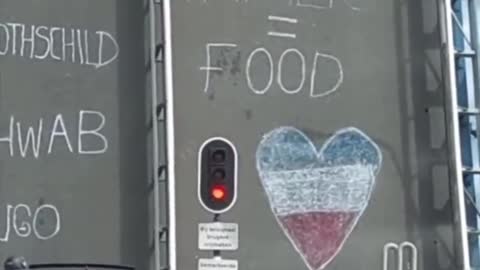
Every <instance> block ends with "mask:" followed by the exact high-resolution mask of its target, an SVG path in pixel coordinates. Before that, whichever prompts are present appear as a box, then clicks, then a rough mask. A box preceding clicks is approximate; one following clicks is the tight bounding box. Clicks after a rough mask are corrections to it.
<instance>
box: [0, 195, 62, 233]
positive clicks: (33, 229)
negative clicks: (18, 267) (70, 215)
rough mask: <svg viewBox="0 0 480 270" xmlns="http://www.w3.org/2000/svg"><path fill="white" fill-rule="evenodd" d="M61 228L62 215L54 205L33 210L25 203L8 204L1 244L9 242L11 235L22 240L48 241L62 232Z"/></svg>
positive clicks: (46, 205) (45, 205)
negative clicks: (32, 238)
mask: <svg viewBox="0 0 480 270" xmlns="http://www.w3.org/2000/svg"><path fill="white" fill-rule="evenodd" d="M32 210H33V211H32ZM60 226H61V221H60V213H59V212H58V209H57V207H55V206H54V205H51V204H43V205H40V206H38V207H37V208H33V209H32V208H30V206H28V205H27V204H23V203H20V204H17V205H11V204H8V205H7V207H6V218H5V233H4V234H3V236H0V242H8V241H9V239H10V235H11V234H14V235H16V236H18V237H22V238H27V237H35V238H37V239H40V240H48V239H51V238H53V237H55V236H56V235H57V234H58V233H59V232H60ZM12 227H13V230H12Z"/></svg>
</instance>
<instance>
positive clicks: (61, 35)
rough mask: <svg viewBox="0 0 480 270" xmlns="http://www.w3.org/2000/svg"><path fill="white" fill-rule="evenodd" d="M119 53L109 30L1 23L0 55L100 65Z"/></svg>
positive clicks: (98, 66) (108, 62) (104, 64)
mask: <svg viewBox="0 0 480 270" xmlns="http://www.w3.org/2000/svg"><path fill="white" fill-rule="evenodd" d="M118 54H119V46H118V43H117V41H116V39H115V38H114V36H113V35H112V34H110V33H108V32H106V31H100V30H99V31H95V32H93V33H92V32H91V31H89V30H87V29H77V28H65V27H53V26H43V25H26V24H23V23H15V22H7V23H0V56H4V55H13V56H19V57H25V58H29V59H37V60H54V61H60V62H71V63H76V64H79V65H87V66H93V67H94V68H100V67H103V66H106V65H108V64H110V63H112V62H113V61H114V60H115V59H116V58H117V57H118Z"/></svg>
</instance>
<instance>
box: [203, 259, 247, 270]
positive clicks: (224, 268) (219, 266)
mask: <svg viewBox="0 0 480 270" xmlns="http://www.w3.org/2000/svg"><path fill="white" fill-rule="evenodd" d="M198 270H238V261H237V260H224V259H221V258H214V259H199V260H198Z"/></svg>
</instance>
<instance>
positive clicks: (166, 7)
mask: <svg viewBox="0 0 480 270" xmlns="http://www.w3.org/2000/svg"><path fill="white" fill-rule="evenodd" d="M170 1H171V0H163V27H164V32H163V33H164V53H165V58H164V59H165V65H164V67H165V68H164V73H165V99H166V107H167V110H166V119H167V120H166V122H167V145H166V147H167V160H168V167H167V177H168V223H169V233H168V251H169V252H168V256H169V266H170V270H176V269H177V254H176V249H177V245H176V216H175V129H174V127H175V125H174V117H173V106H174V102H173V59H172V14H171V12H172V8H171V2H170Z"/></svg>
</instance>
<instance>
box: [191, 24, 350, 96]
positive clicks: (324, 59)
mask: <svg viewBox="0 0 480 270" xmlns="http://www.w3.org/2000/svg"><path fill="white" fill-rule="evenodd" d="M275 35H277V36H278V35H282V33H276V34H275ZM237 47H238V45H237V44H234V43H208V44H207V45H206V61H205V62H206V64H205V66H201V67H200V68H199V69H200V70H202V71H205V85H204V88H203V91H204V92H208V91H209V90H210V89H211V79H212V77H213V76H214V74H218V73H220V74H221V73H223V72H227V71H228V70H227V69H226V68H225V67H222V66H220V65H219V66H214V65H213V64H212V63H218V62H222V61H221V59H219V58H216V59H212V51H214V50H219V51H220V52H219V54H220V55H224V54H225V53H226V52H228V51H231V50H234V49H236V48H237ZM286 57H295V58H297V59H298V60H299V61H297V63H299V66H297V68H298V69H299V70H300V72H299V80H298V81H299V83H298V85H297V86H296V87H295V88H288V87H286V86H285V83H284V82H285V79H284V78H283V76H284V73H283V72H282V69H284V68H285V66H286V65H287V62H286V61H285V58H286ZM259 58H266V59H267V62H268V63H267V66H268V70H269V72H268V76H267V78H265V79H264V80H263V81H265V83H263V84H262V85H259V84H255V83H254V82H253V79H252V77H253V74H254V73H253V72H252V71H251V70H252V68H253V65H254V61H255V59H259ZM258 62H260V61H258ZM311 62H312V64H311V66H309V67H308V68H307V66H306V63H307V58H306V56H305V54H304V53H302V52H301V51H300V50H298V49H296V48H290V49H287V50H285V51H283V52H282V54H280V55H278V56H277V58H274V56H273V55H272V53H271V52H270V51H269V50H268V49H267V48H264V47H258V48H256V49H254V50H252V51H251V52H249V53H248V57H247V60H246V63H245V67H244V70H245V81H246V82H247V86H248V88H249V89H250V90H251V91H252V93H254V94H257V95H263V94H265V93H267V92H268V91H269V90H270V89H271V88H272V85H273V84H274V82H275V83H276V85H277V86H278V87H279V88H280V89H281V90H282V91H283V92H284V93H285V94H296V93H299V92H300V91H301V90H302V89H304V86H305V85H308V92H309V95H310V97H313V98H315V97H323V96H326V95H329V94H331V93H333V92H335V91H336V90H337V89H338V88H339V87H340V85H341V84H342V82H343V76H344V75H343V67H342V63H341V62H340V60H339V59H338V58H337V57H335V56H333V55H330V54H327V53H321V52H319V51H316V52H315V54H313V55H312V56H311ZM319 63H322V64H323V65H325V66H328V67H329V69H330V70H331V71H332V72H335V73H336V74H337V76H336V79H335V81H334V82H331V81H329V82H326V84H327V86H326V87H319V86H318V85H317V84H316V80H315V79H316V76H317V68H318V66H319ZM263 64H264V63H261V64H259V65H263ZM307 78H308V83H307Z"/></svg>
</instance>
